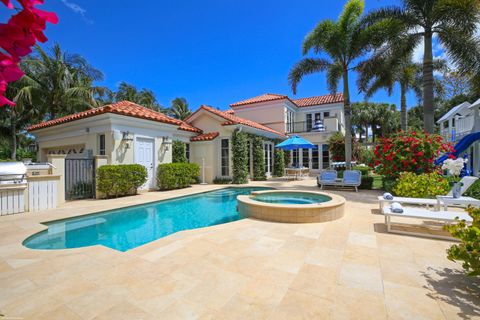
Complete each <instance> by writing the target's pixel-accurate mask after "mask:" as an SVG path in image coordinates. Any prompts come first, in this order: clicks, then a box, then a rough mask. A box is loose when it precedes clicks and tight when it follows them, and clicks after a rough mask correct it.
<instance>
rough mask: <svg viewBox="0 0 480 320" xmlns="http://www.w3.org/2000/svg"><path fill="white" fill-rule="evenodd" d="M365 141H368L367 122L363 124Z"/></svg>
mask: <svg viewBox="0 0 480 320" xmlns="http://www.w3.org/2000/svg"><path fill="white" fill-rule="evenodd" d="M365 142H366V143H368V124H366V125H365Z"/></svg>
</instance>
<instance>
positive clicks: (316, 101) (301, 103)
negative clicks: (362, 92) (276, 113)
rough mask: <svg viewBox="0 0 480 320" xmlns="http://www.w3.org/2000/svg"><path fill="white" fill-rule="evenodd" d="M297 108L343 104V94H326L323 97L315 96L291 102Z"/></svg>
mask: <svg viewBox="0 0 480 320" xmlns="http://www.w3.org/2000/svg"><path fill="white" fill-rule="evenodd" d="M292 101H293V103H295V104H296V105H297V106H298V107H309V106H317V105H321V104H329V103H337V102H343V94H342V93H337V94H327V95H323V96H315V97H310V98H301V99H295V100H292Z"/></svg>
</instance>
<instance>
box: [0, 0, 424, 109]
mask: <svg viewBox="0 0 480 320" xmlns="http://www.w3.org/2000/svg"><path fill="white" fill-rule="evenodd" d="M45 2H46V3H45V5H43V6H42V8H44V9H46V10H50V11H55V12H56V13H57V14H58V16H59V18H60V22H59V24H58V25H49V26H48V28H47V32H46V34H47V36H48V38H49V42H47V44H46V45H45V46H46V47H48V46H49V45H51V44H53V43H54V42H58V43H60V45H61V47H62V48H63V49H64V50H66V51H68V52H71V53H79V54H81V55H83V56H84V57H85V58H87V60H88V61H89V62H90V63H91V64H92V65H93V66H95V67H96V68H98V69H100V70H102V71H103V72H104V74H105V81H103V82H101V83H99V85H105V86H108V87H110V88H112V89H113V88H115V87H116V85H117V84H118V83H119V82H121V81H126V82H128V83H131V84H134V85H136V86H137V87H138V88H149V89H152V90H153V91H154V92H155V93H156V96H157V98H158V100H159V102H160V103H161V104H162V105H166V106H168V105H169V104H170V101H171V100H172V99H174V98H175V97H179V96H180V97H185V98H186V99H187V100H188V101H189V103H190V108H191V109H196V108H197V107H198V106H199V105H201V104H209V105H212V106H215V107H218V108H220V109H225V108H227V107H228V105H229V104H230V103H233V102H236V101H238V100H243V99H245V98H249V97H252V96H256V95H259V94H262V93H266V92H271V93H280V94H288V95H290V96H292V97H295V96H293V94H292V93H291V91H290V88H289V86H288V82H287V75H288V72H289V69H290V68H291V67H292V65H293V64H294V63H295V62H296V61H298V60H299V59H301V57H302V56H301V43H302V40H303V38H304V36H305V35H306V34H307V33H308V32H309V31H310V30H311V29H313V27H314V26H315V25H316V23H317V22H318V21H320V20H322V19H326V18H332V19H335V18H336V17H337V16H338V14H339V13H340V11H341V10H342V7H343V4H344V2H343V1H306V0H297V1H285V0H282V1H279V0H276V1H273V0H268V1H265V0H262V1H258V0H257V1H254V0H244V1H233V0H230V1H226V0H206V1H193V0H189V1H187V0H177V1H142V2H140V1H125V0H101V1H98V0H95V1H94V0H45ZM397 3H398V1H380V0H366V9H367V10H368V9H371V8H376V7H379V6H385V5H390V4H397ZM2 11H4V9H3V8H2ZM4 13H5V12H3V13H2V14H1V15H0V18H1V20H2V21H4V20H5V14H4ZM354 81H355V77H354V76H353V77H352V79H351V81H350V85H351V95H352V100H353V101H361V100H363V96H362V95H358V93H357V90H356V87H355V82H354ZM339 89H340V90H341V87H340V88H339ZM397 91H398V90H397ZM327 93H328V90H327V88H326V84H325V76H324V75H323V74H320V75H314V76H309V77H307V78H305V79H304V80H303V81H302V83H301V84H300V86H299V88H298V93H297V96H296V97H307V96H313V95H322V94H327ZM371 100H372V101H382V102H383V101H385V102H391V103H397V104H398V101H399V97H398V95H393V96H392V97H388V96H387V95H386V93H385V92H379V93H378V94H376V95H375V96H374V97H373V98H372V99H371ZM408 103H409V106H412V105H414V104H416V99H415V97H414V96H413V95H410V96H409V99H408Z"/></svg>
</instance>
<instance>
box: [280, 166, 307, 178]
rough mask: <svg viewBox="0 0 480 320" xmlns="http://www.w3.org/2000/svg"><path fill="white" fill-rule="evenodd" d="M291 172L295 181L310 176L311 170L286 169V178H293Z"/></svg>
mask: <svg viewBox="0 0 480 320" xmlns="http://www.w3.org/2000/svg"><path fill="white" fill-rule="evenodd" d="M291 172H293V173H294V174H293V179H294V180H297V179H299V178H301V177H303V176H306V175H308V173H309V172H310V170H309V169H308V168H285V176H286V177H287V179H288V177H290V176H292V174H291Z"/></svg>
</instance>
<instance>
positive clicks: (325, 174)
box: [317, 170, 339, 189]
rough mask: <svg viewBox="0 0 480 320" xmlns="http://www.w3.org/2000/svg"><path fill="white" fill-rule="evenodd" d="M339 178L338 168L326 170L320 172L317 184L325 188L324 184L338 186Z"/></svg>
mask: <svg viewBox="0 0 480 320" xmlns="http://www.w3.org/2000/svg"><path fill="white" fill-rule="evenodd" d="M338 183H339V180H338V179H337V171H336V170H325V171H322V172H321V173H320V175H319V176H318V178H317V185H318V186H319V187H320V188H321V189H323V187H324V186H336V185H338Z"/></svg>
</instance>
